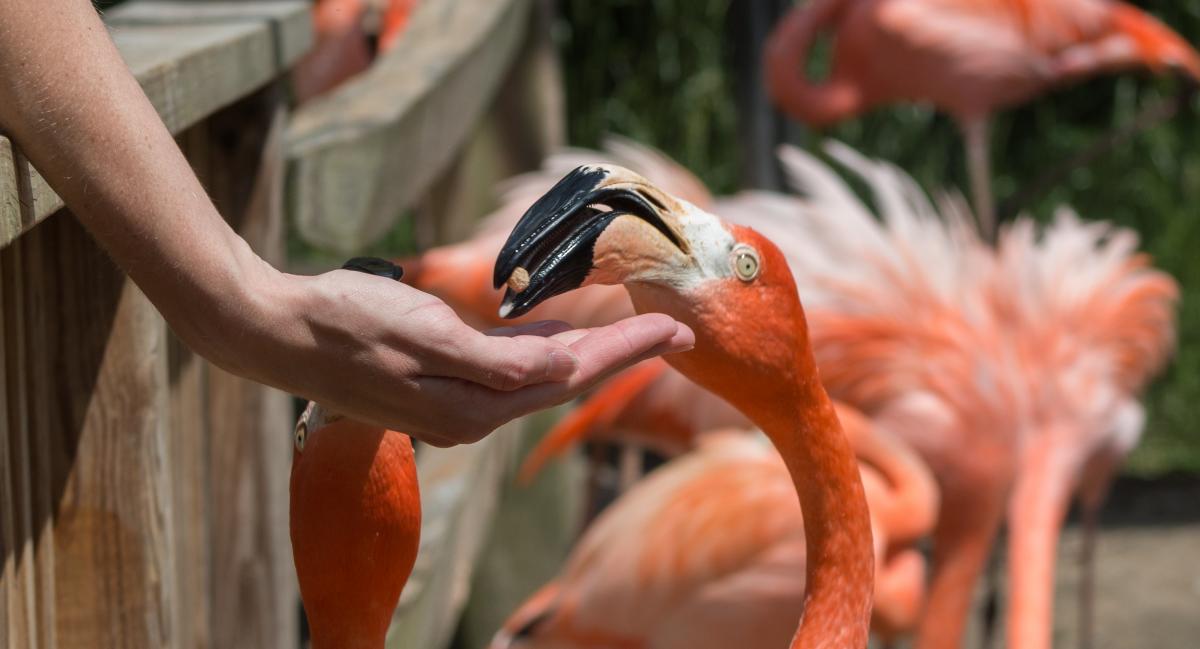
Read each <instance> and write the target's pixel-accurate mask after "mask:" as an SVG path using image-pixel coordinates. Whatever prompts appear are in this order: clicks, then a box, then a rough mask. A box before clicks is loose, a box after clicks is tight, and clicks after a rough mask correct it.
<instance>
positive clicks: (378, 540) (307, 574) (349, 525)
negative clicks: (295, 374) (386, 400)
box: [290, 403, 421, 649]
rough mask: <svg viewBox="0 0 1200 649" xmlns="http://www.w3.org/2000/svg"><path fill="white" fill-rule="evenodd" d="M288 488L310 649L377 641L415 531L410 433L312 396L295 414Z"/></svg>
mask: <svg viewBox="0 0 1200 649" xmlns="http://www.w3.org/2000/svg"><path fill="white" fill-rule="evenodd" d="M290 491H291V493H290V496H291V503H290V528H291V529H290V531H291V538H292V553H293V558H294V560H295V564H296V576H297V578H298V580H299V583H300V595H301V598H302V599H303V601H304V610H305V612H306V613H307V614H308V622H309V627H310V629H311V631H312V638H313V647H314V649H322V648H325V647H330V648H332V647H362V648H364V649H366V648H371V647H383V646H384V637H385V635H386V634H387V629H388V625H389V624H390V622H391V619H392V612H393V610H394V609H395V608H396V603H397V601H398V600H399V598H400V591H401V590H402V589H403V587H404V583H405V582H406V581H407V580H408V575H409V573H410V572H411V571H412V567H413V561H414V560H415V558H416V553H417V544H418V541H419V537H420V525H421V505H420V497H419V494H418V492H417V476H416V467H415V465H414V462H413V450H412V443H411V442H410V441H409V438H408V436H407V435H403V434H401V433H397V432H394V431H390V430H385V429H383V428H380V427H378V426H369V425H367V424H363V423H361V422H357V421H354V420H352V419H349V418H346V417H342V416H340V415H336V414H333V413H330V412H329V411H327V410H325V409H324V408H322V407H321V406H319V405H317V404H315V403H310V404H309V405H308V408H307V409H306V410H305V412H304V414H303V415H302V416H301V418H300V421H299V422H298V423H297V424H296V430H295V438H294V451H293V456H292V477H291V490H290Z"/></svg>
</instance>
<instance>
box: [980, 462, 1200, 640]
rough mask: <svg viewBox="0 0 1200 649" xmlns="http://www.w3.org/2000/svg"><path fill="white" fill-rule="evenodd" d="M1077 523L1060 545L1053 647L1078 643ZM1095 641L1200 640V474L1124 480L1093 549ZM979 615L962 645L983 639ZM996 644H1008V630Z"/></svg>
mask: <svg viewBox="0 0 1200 649" xmlns="http://www.w3.org/2000/svg"><path fill="white" fill-rule="evenodd" d="M1079 548H1080V533H1079V527H1078V526H1076V525H1074V524H1072V525H1070V526H1068V528H1067V529H1066V530H1065V532H1064V534H1063V540H1062V543H1061V545H1060V548H1059V562H1058V579H1057V580H1056V590H1057V593H1056V602H1055V615H1054V619H1055V631H1054V646H1055V647H1056V648H1066V649H1079V633H1078V628H1079V627H1078V606H1077V599H1076V598H1077V592H1078V591H1077V587H1078V584H1079V576H1080V571H1079V567H1078V563H1077V561H1078V556H1079ZM1096 559H1097V573H1096V634H1095V640H1096V642H1095V645H1094V648H1093V649H1196V648H1198V647H1200V479H1197V478H1191V477H1188V478H1172V479H1164V480H1155V481H1140V480H1122V481H1121V482H1120V483H1118V484H1117V486H1116V487H1115V489H1114V491H1113V496H1112V498H1111V499H1110V501H1109V504H1108V506H1107V507H1106V509H1105V512H1104V515H1103V517H1102V526H1101V533H1100V540H1099V544H1098V546H1097V550H1096ZM981 626H982V625H981V624H980V623H979V621H978V616H977V619H976V621H975V623H974V624H973V627H974V628H972V630H971V633H970V635H969V637H968V642H967V643H966V644H965V647H967V648H968V649H975V648H978V647H983V644H982V643H981V638H980V633H979V632H980V628H981ZM997 640H998V641H997V642H996V643H994V644H993V645H992V646H993V647H1003V646H1004V644H1003V634H1002V633H1001V635H1000V637H998V638H997Z"/></svg>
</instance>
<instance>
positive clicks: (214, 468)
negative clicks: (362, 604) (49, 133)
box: [0, 0, 311, 649]
mask: <svg viewBox="0 0 1200 649" xmlns="http://www.w3.org/2000/svg"><path fill="white" fill-rule="evenodd" d="M105 20H106V22H107V24H108V25H109V26H110V28H111V33H112V36H113V38H114V40H115V41H116V43H117V45H118V47H119V48H120V51H121V53H122V55H123V56H124V58H125V60H126V61H127V62H128V64H129V67H130V68H131V69H132V70H133V72H134V74H135V75H136V77H137V79H138V81H139V82H140V83H141V84H142V87H143V88H144V89H145V91H146V93H147V95H149V97H150V99H151V101H152V102H153V103H154V106H155V107H156V108H157V109H158V112H159V114H160V115H161V116H162V118H163V120H164V121H165V122H166V124H167V126H168V127H169V128H170V129H171V131H172V132H174V133H175V134H176V136H177V138H178V141H179V143H180V146H181V147H182V148H183V149H184V151H185V153H186V154H187V156H188V158H189V160H190V161H191V162H192V164H193V166H194V167H195V169H196V171H197V173H198V174H199V175H200V177H201V179H202V180H203V181H204V182H205V185H206V187H207V188H208V189H209V191H210V192H211V193H212V195H213V198H214V200H216V202H217V204H218V207H219V208H220V209H221V212H222V214H225V215H226V216H227V218H229V219H230V221H231V222H232V223H233V225H234V226H235V228H236V229H237V230H238V231H239V232H240V233H241V234H242V236H244V237H245V238H246V239H247V240H248V241H249V242H250V243H251V245H252V246H254V248H255V249H256V250H257V251H258V252H259V253H260V254H262V255H263V256H265V257H266V258H268V259H269V260H271V261H272V262H274V263H283V261H284V260H283V238H282V233H283V227H282V224H283V221H282V210H281V202H282V193H281V188H282V177H283V176H282V174H283V166H282V154H283V138H282V135H283V129H284V127H285V126H286V118H287V110H286V106H287V103H286V92H285V89H284V88H283V87H282V86H281V84H280V83H279V80H280V78H281V77H282V75H283V74H284V73H285V71H286V70H287V69H288V67H289V66H290V65H291V64H292V63H293V62H294V61H295V60H296V59H297V57H298V56H299V55H300V54H301V53H302V52H304V51H306V50H307V48H308V47H309V45H310V41H311V35H310V24H309V16H308V3H307V2H304V1H303V0H261V1H254V0H251V1H246V2H232V1H230V2H213V3H178V2H160V1H146V0H133V1H132V2H130V3H127V4H125V5H123V6H121V7H120V8H117V9H115V10H113V11H111V12H110V13H108V14H107V15H106V17H105ZM0 302H2V303H3V317H2V318H0V340H2V341H3V344H2V345H0V427H2V428H0V431H2V432H0V560H2V561H3V565H2V572H0V642H3V643H5V646H7V647H10V648H25V647H30V648H32V647H37V648H45V647H50V648H53V647H179V648H185V647H186V648H192V647H206V646H214V647H239V646H240V647H256V648H258V647H279V648H285V647H286V648H288V649H291V648H293V647H296V646H297V642H298V629H299V620H298V613H297V611H298V609H297V606H296V601H297V600H296V591H295V586H294V576H293V573H292V569H291V565H290V553H289V552H287V550H286V548H287V547H288V541H287V518H286V517H287V511H286V503H287V472H288V463H289V453H290V446H291V443H290V434H289V433H290V428H291V423H290V422H291V417H292V415H291V412H290V403H289V401H288V398H287V396H286V395H283V394H281V393H278V392H274V391H271V390H266V389H264V388H261V387H259V386H256V385H253V384H250V383H248V382H245V381H243V380H240V379H238V378H236V377H233V376H231V375H228V374H226V373H224V372H222V371H220V370H218V369H216V368H213V367H210V366H209V365H207V364H206V363H204V362H203V361H201V359H199V358H198V357H196V356H195V355H193V354H192V353H191V352H189V351H188V350H187V349H185V348H184V347H183V346H182V345H181V344H180V343H179V342H178V341H177V340H176V339H175V338H174V337H173V336H172V335H171V333H170V332H169V331H168V330H167V327H166V325H165V324H164V322H163V320H162V318H161V317H160V316H159V315H158V313H157V312H156V311H155V310H154V308H153V306H152V305H151V304H150V303H149V301H148V300H147V299H146V298H145V296H144V295H142V293H141V292H140V291H138V289H137V288H136V287H135V286H134V285H133V284H132V283H131V282H129V281H128V280H127V279H126V278H125V276H124V275H123V274H122V273H121V272H120V271H119V269H117V268H116V267H115V266H114V265H113V263H112V262H111V261H110V260H109V259H108V257H107V256H106V255H105V253H104V252H103V251H101V250H100V249H99V248H98V247H97V246H96V244H95V243H94V241H93V240H92V239H91V237H89V236H88V234H87V233H86V232H85V231H84V230H83V228H82V227H81V226H80V225H79V223H78V222H77V221H76V220H75V219H74V218H73V216H72V215H71V214H70V212H69V211H68V210H66V209H63V203H62V201H61V200H60V199H59V198H58V196H56V195H55V194H54V192H53V191H52V190H51V189H50V187H49V186H48V185H47V184H46V182H45V181H44V180H43V179H42V178H41V177H40V176H39V175H38V173H37V171H36V170H34V169H32V168H31V167H30V165H29V164H28V162H26V160H25V159H24V158H23V157H22V156H21V153H20V151H19V150H17V149H16V148H15V147H14V146H13V144H12V143H11V142H9V141H8V140H7V139H4V138H0Z"/></svg>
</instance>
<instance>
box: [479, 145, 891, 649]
mask: <svg viewBox="0 0 1200 649" xmlns="http://www.w3.org/2000/svg"><path fill="white" fill-rule="evenodd" d="M518 269H525V270H527V272H528V274H527V280H526V281H521V279H520V278H521V273H518V272H517V271H518ZM514 273H515V274H514ZM493 281H494V285H495V286H496V287H499V286H500V285H503V284H505V283H506V282H510V284H509V289H508V291H506V293H505V298H504V301H503V303H502V306H501V315H503V316H518V315H521V314H523V313H525V312H527V311H528V310H529V309H530V308H532V307H533V306H535V305H536V304H537V303H539V302H541V301H543V300H545V299H546V298H548V297H551V296H553V295H555V294H558V293H563V292H566V291H568V290H571V289H574V288H578V287H579V286H581V285H582V284H584V283H585V282H586V283H606V284H624V285H625V288H626V290H628V292H629V294H630V297H631V299H632V301H633V304H634V306H635V308H636V309H637V311H639V312H646V311H660V312H665V313H667V314H669V315H673V316H674V317H676V318H678V319H679V320H680V321H682V322H684V323H686V324H688V325H690V326H691V327H692V329H693V331H694V332H695V335H696V346H695V348H694V349H693V350H692V351H690V352H685V353H682V354H678V355H674V356H672V357H671V358H670V359H669V361H668V362H670V363H671V364H672V366H674V367H676V368H677V369H679V370H680V371H681V372H683V373H684V374H685V375H687V376H688V377H689V378H691V379H693V380H695V381H697V382H698V383H700V384H701V385H703V386H704V387H706V388H708V389H710V390H712V391H713V392H715V393H717V394H719V395H721V396H722V397H724V398H725V399H727V400H728V401H729V402H730V403H731V404H733V405H734V406H735V407H737V408H738V409H739V410H741V411H742V412H743V413H745V414H746V415H747V416H748V417H750V418H751V419H752V420H753V421H754V422H755V423H756V424H757V425H758V426H759V428H761V429H762V430H763V431H764V432H765V433H766V435H767V436H768V437H769V438H770V439H771V441H772V443H773V444H774V445H775V447H776V448H777V449H778V450H779V452H780V455H781V456H782V458H783V461H784V463H785V465H786V467H787V470H788V473H789V475H790V478H791V481H792V484H793V487H794V489H795V492H796V494H797V495H798V497H799V500H800V504H801V506H802V510H803V516H804V523H805V532H806V534H805V537H806V538H805V547H806V557H807V561H806V566H805V585H806V593H805V601H804V604H805V606H804V613H803V616H802V618H801V621H800V625H799V628H798V630H797V631H796V633H795V636H794V638H793V639H792V641H791V643H790V646H791V647H793V648H794V649H795V648H801V647H804V648H808V647H818V646H820V647H856V648H862V647H865V646H866V643H867V634H868V627H869V622H870V611H871V598H872V591H873V579H872V577H873V572H874V552H873V548H872V540H871V528H870V518H869V515H868V511H867V505H866V500H865V497H864V492H863V486H862V481H861V480H860V479H859V475H858V468H857V463H856V461H855V458H854V453H853V450H852V449H851V447H850V445H849V442H848V441H847V439H846V437H845V435H844V434H843V432H842V429H841V426H840V424H839V423H838V419H837V415H836V414H835V411H834V408H833V404H832V402H831V401H830V399H829V397H828V395H827V394H826V393H825V390H824V388H823V387H822V385H821V381H820V379H819V377H818V375H817V368H816V364H815V362H814V359H813V355H812V349H811V347H810V346H809V344H808V334H807V330H806V329H807V327H806V322H805V319H804V311H803V309H802V307H801V306H800V300H799V297H798V294H797V292H796V284H795V281H794V279H793V278H792V275H791V272H790V271H789V269H788V265H787V262H786V260H785V258H784V256H783V253H781V252H780V251H779V249H778V248H777V247H776V246H775V245H774V244H772V243H771V242H770V241H769V240H767V239H766V238H764V237H762V236H761V235H759V234H758V233H756V232H754V231H753V230H750V229H748V228H742V227H737V226H727V225H725V224H723V223H722V222H721V221H720V220H718V219H717V218H716V217H714V216H712V215H711V214H709V213H707V212H704V211H702V210H700V209H699V208H696V207H694V206H692V205H691V204H689V203H686V202H683V201H681V200H679V199H676V198H674V197H672V196H670V195H668V194H666V193H664V192H662V191H661V190H659V189H658V188H656V187H654V186H653V185H651V184H650V183H649V182H648V181H646V180H645V179H643V178H641V177H640V176H637V175H636V174H634V173H633V172H631V171H628V170H626V169H624V168H620V167H614V166H585V167H580V168H579V169H577V170H575V171H574V172H572V173H570V174H568V175H567V176H566V177H565V178H563V180H561V181H560V182H559V183H558V184H557V185H555V187H553V188H552V189H551V190H550V192H549V193H547V194H546V195H545V196H544V197H542V198H541V199H539V200H538V201H537V202H536V203H534V205H533V206H532V207H531V208H530V209H529V211H528V212H527V213H526V214H525V216H523V217H522V219H521V220H520V221H519V222H518V224H517V226H516V228H515V229H514V230H513V232H512V234H511V235H510V237H509V239H508V240H507V242H506V244H505V246H504V248H503V249H502V250H501V253H500V256H499V258H498V260H497V265H496V271H495V274H494V277H493ZM514 285H515V286H517V287H518V288H520V290H514V288H513V286H514ZM608 623H609V625H611V626H614V627H615V626H617V625H618V624H619V622H618V621H617V620H609V621H608Z"/></svg>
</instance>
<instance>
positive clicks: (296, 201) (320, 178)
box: [288, 0, 531, 254]
mask: <svg viewBox="0 0 1200 649" xmlns="http://www.w3.org/2000/svg"><path fill="white" fill-rule="evenodd" d="M530 6H531V3H530V2H529V0H425V1H423V2H422V3H421V4H420V5H419V8H418V10H417V12H416V14H414V16H413V20H412V24H411V25H410V26H409V27H408V30H407V31H406V33H405V35H404V36H403V37H402V39H401V41H400V42H399V44H398V45H397V46H396V48H395V49H394V50H392V51H391V52H389V53H388V54H387V55H385V56H384V57H382V58H381V59H380V60H379V61H377V62H376V64H375V65H374V66H372V67H371V68H370V69H369V70H367V71H366V72H364V73H363V74H361V75H359V76H358V77H356V78H355V79H352V80H351V81H349V82H348V83H346V84H345V85H344V86H342V87H341V88H340V89H338V90H337V91H335V92H334V93H332V94H331V95H330V96H328V97H326V98H323V99H318V100H316V101H314V102H312V103H311V104H309V105H307V106H305V107H303V108H301V109H300V110H299V111H297V113H296V116H295V119H294V120H293V123H292V129H291V134H290V141H291V145H290V153H289V155H290V164H289V173H288V177H289V188H288V200H289V212H290V214H291V215H292V217H293V222H294V223H296V224H297V226H298V227H299V230H300V234H301V235H302V236H303V237H304V238H305V239H306V240H308V241H309V242H311V243H313V244H315V245H317V246H320V247H323V248H327V249H331V250H334V251H337V252H340V253H342V254H351V253H352V252H353V251H355V250H358V249H361V248H362V247H363V246H365V245H366V244H368V243H370V242H371V241H373V240H374V239H376V238H378V237H379V236H380V235H382V234H383V233H384V232H386V231H387V230H388V229H389V228H390V227H391V226H392V225H393V224H394V223H395V221H396V220H397V219H398V218H399V217H400V215H401V214H402V212H403V211H404V210H405V209H407V208H409V207H411V206H412V205H413V203H414V202H415V201H416V200H417V199H418V198H420V197H421V196H422V195H423V194H424V193H425V192H426V190H427V189H428V188H429V186H430V185H431V183H432V182H433V181H434V179H436V178H437V177H438V176H439V175H440V174H441V173H442V171H443V170H444V169H445V168H446V167H447V165H448V164H449V163H450V162H451V161H452V160H453V159H454V157H455V155H456V154H457V152H458V150H459V149H460V147H461V145H462V143H463V142H464V141H465V139H466V138H467V136H468V135H469V134H470V133H471V132H472V130H473V129H474V127H475V124H476V122H477V121H478V119H479V117H480V115H481V114H482V113H483V111H484V109H485V108H486V107H487V106H488V105H490V103H491V100H492V98H493V97H494V95H495V93H496V90H497V87H498V86H499V84H500V82H501V80H502V79H503V78H504V75H505V73H506V71H507V70H508V69H509V67H510V64H511V62H512V61H513V59H514V57H515V55H516V52H517V50H518V48H519V45H520V43H521V41H522V38H523V36H524V34H525V30H526V26H527V22H528V20H527V18H528V16H529V9H530Z"/></svg>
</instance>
